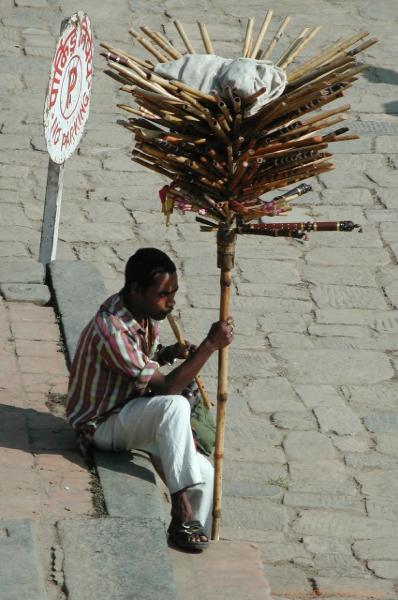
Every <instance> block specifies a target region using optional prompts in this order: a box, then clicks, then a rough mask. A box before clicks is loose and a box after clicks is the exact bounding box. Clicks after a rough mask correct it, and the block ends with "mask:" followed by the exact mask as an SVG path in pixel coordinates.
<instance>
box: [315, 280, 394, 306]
mask: <svg viewBox="0 0 398 600" xmlns="http://www.w3.org/2000/svg"><path fill="white" fill-rule="evenodd" d="M311 295H312V297H313V299H314V301H315V302H316V304H317V305H318V307H320V308H325V307H326V308H328V307H330V308H342V309H345V308H379V309H382V310H383V309H387V308H388V306H387V303H386V300H385V298H384V296H383V294H382V292H381V291H379V290H376V289H375V288H364V287H361V288H356V287H353V286H342V285H325V284H320V285H317V286H313V287H312V288H311Z"/></svg>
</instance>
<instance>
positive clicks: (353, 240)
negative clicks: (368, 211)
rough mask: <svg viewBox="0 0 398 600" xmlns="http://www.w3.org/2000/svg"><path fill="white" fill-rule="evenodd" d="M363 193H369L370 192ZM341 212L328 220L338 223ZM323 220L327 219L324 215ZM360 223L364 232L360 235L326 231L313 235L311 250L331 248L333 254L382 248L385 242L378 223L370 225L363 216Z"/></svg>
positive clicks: (310, 243)
mask: <svg viewBox="0 0 398 600" xmlns="http://www.w3.org/2000/svg"><path fill="white" fill-rule="evenodd" d="M358 191H359V190H358ZM362 191H366V192H368V190H362ZM341 211H342V209H340V210H339V213H340V214H339V215H337V214H334V215H333V216H334V217H336V218H333V217H332V216H329V217H328V218H330V219H331V220H334V221H338V220H339V218H341ZM344 216H345V209H344ZM322 218H325V217H324V216H323V215H322ZM358 221H359V224H360V225H361V227H362V232H361V233H358V235H355V234H354V235H344V234H342V235H338V234H337V236H336V232H334V231H331V232H328V231H325V232H322V233H319V234H318V235H316V234H311V239H310V242H309V248H321V247H329V248H330V249H332V248H333V250H331V252H333V251H334V249H335V248H382V247H383V242H382V239H381V236H380V234H379V232H378V229H377V223H373V222H372V223H369V222H367V221H365V220H364V217H363V216H362V218H361V219H358Z"/></svg>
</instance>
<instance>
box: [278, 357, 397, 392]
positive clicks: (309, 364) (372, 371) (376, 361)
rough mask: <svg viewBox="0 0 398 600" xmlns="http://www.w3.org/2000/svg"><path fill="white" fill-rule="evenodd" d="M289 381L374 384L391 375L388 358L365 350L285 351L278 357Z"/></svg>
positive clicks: (391, 370)
mask: <svg viewBox="0 0 398 600" xmlns="http://www.w3.org/2000/svg"><path fill="white" fill-rule="evenodd" d="M281 359H282V360H283V363H284V366H285V368H286V370H287V373H288V378H289V380H290V381H293V382H295V383H300V382H301V381H303V380H304V381H306V382H307V383H314V384H315V383H323V384H334V385H337V384H343V383H346V384H350V383H351V384H359V383H362V384H364V383H376V382H378V381H383V380H388V379H391V377H393V376H394V373H393V369H392V367H391V364H390V362H389V360H388V358H387V357H386V356H385V355H384V354H383V353H382V352H372V351H369V350H353V351H349V350H341V351H340V352H338V351H337V350H336V351H333V350H324V349H316V350H307V351H306V352H305V354H304V353H302V352H298V351H295V350H290V351H289V350H285V351H284V353H283V356H281Z"/></svg>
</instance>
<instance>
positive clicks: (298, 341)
mask: <svg viewBox="0 0 398 600" xmlns="http://www.w3.org/2000/svg"><path fill="white" fill-rule="evenodd" d="M267 337H268V339H269V342H270V344H271V347H272V348H300V349H301V350H303V349H305V348H306V349H308V348H313V347H314V343H313V341H312V340H311V338H310V336H309V335H305V334H301V333H280V334H278V333H271V334H270V335H268V336H267Z"/></svg>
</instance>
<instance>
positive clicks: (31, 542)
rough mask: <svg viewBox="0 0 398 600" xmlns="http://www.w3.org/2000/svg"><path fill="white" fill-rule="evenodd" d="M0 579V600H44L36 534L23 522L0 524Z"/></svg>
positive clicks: (32, 527)
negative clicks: (2, 599) (0, 598)
mask: <svg viewBox="0 0 398 600" xmlns="http://www.w3.org/2000/svg"><path fill="white" fill-rule="evenodd" d="M21 565H23V568H21ZM0 580H1V596H2V597H3V598H4V600H45V599H46V598H47V594H46V592H45V588H44V574H43V572H42V569H41V565H40V555H39V547H38V539H37V531H36V529H35V527H34V525H33V524H32V523H30V522H29V521H27V520H19V521H17V520H13V521H4V520H2V521H0Z"/></svg>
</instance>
